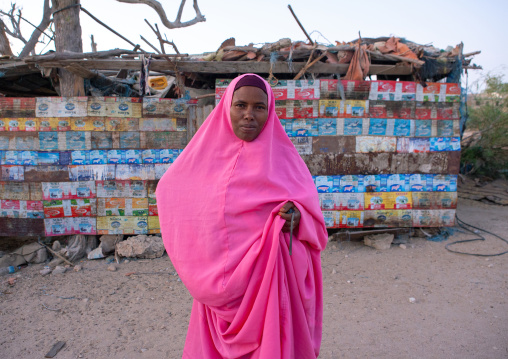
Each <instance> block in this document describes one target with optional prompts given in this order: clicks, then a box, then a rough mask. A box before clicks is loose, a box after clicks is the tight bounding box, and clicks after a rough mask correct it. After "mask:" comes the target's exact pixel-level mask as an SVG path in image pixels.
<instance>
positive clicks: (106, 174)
mask: <svg viewBox="0 0 508 359" xmlns="http://www.w3.org/2000/svg"><path fill="white" fill-rule="evenodd" d="M69 179H70V180H71V181H93V180H96V181H104V180H113V179H115V165H83V166H69Z"/></svg>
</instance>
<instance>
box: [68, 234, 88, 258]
mask: <svg viewBox="0 0 508 359" xmlns="http://www.w3.org/2000/svg"><path fill="white" fill-rule="evenodd" d="M87 245H88V240H87V238H86V236H85V235H84V234H75V235H73V236H71V237H70V238H69V244H68V245H67V247H66V248H65V254H64V256H65V257H67V259H69V260H70V261H71V262H74V261H76V260H78V259H81V258H83V257H84V256H86V254H87V251H86V250H87Z"/></svg>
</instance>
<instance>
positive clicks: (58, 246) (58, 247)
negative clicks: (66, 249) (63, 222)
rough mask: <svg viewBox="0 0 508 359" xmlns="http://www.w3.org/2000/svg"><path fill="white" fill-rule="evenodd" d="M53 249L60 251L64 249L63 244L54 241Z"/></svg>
mask: <svg viewBox="0 0 508 359" xmlns="http://www.w3.org/2000/svg"><path fill="white" fill-rule="evenodd" d="M51 249H52V250H54V251H55V252H58V251H60V250H61V249H62V245H61V244H60V242H59V241H54V242H53V245H52V246H51Z"/></svg>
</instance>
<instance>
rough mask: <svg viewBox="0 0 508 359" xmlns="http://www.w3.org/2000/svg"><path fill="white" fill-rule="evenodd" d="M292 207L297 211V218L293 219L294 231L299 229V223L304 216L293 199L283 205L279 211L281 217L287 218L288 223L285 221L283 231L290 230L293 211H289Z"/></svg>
mask: <svg viewBox="0 0 508 359" xmlns="http://www.w3.org/2000/svg"><path fill="white" fill-rule="evenodd" d="M291 208H293V210H294V211H295V218H294V220H293V231H295V230H296V229H298V225H299V224H300V218H301V217H302V214H301V213H300V211H299V210H298V208H296V206H295V204H294V203H293V202H291V201H289V202H287V203H286V204H285V205H284V206H282V207H281V209H280V211H279V216H281V218H283V219H285V220H286V223H284V227H282V232H289V231H290V229H291V216H292V214H291V213H287V212H288V211H289V210H290V209H291Z"/></svg>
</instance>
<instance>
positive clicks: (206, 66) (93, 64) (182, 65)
mask: <svg viewBox="0 0 508 359" xmlns="http://www.w3.org/2000/svg"><path fill="white" fill-rule="evenodd" d="M70 63H76V64H79V65H81V66H82V67H84V68H87V69H89V70H91V69H94V70H118V69H127V70H138V69H139V68H140V67H141V61H140V60H123V59H122V60H120V59H116V60H100V59H95V60H83V61H76V60H61V61H48V62H44V63H40V64H38V65H39V66H41V67H65V66H67V65H69V64H70ZM174 64H176V67H177V68H178V70H179V71H180V72H195V73H209V74H235V73H248V72H252V73H261V74H268V73H270V63H269V62H256V61H217V62H216V61H176V62H174ZM304 66H305V63H304V62H293V63H292V64H291V68H290V67H289V64H288V63H286V62H276V63H275V64H274V65H273V68H272V72H273V73H274V74H297V73H298V72H299V71H300V70H301V69H302V68H303V67H304ZM348 67H349V64H326V63H323V62H318V63H316V64H314V65H313V66H312V67H311V68H310V69H309V70H308V71H307V72H308V73H320V74H341V75H342V74H345V73H346V72H347V69H348ZM150 70H152V71H170V72H171V71H174V67H173V66H171V64H170V63H169V62H167V61H164V60H152V62H151V63H150ZM369 74H370V75H377V74H382V75H410V74H411V67H410V66H407V65H371V66H370V71H369Z"/></svg>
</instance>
